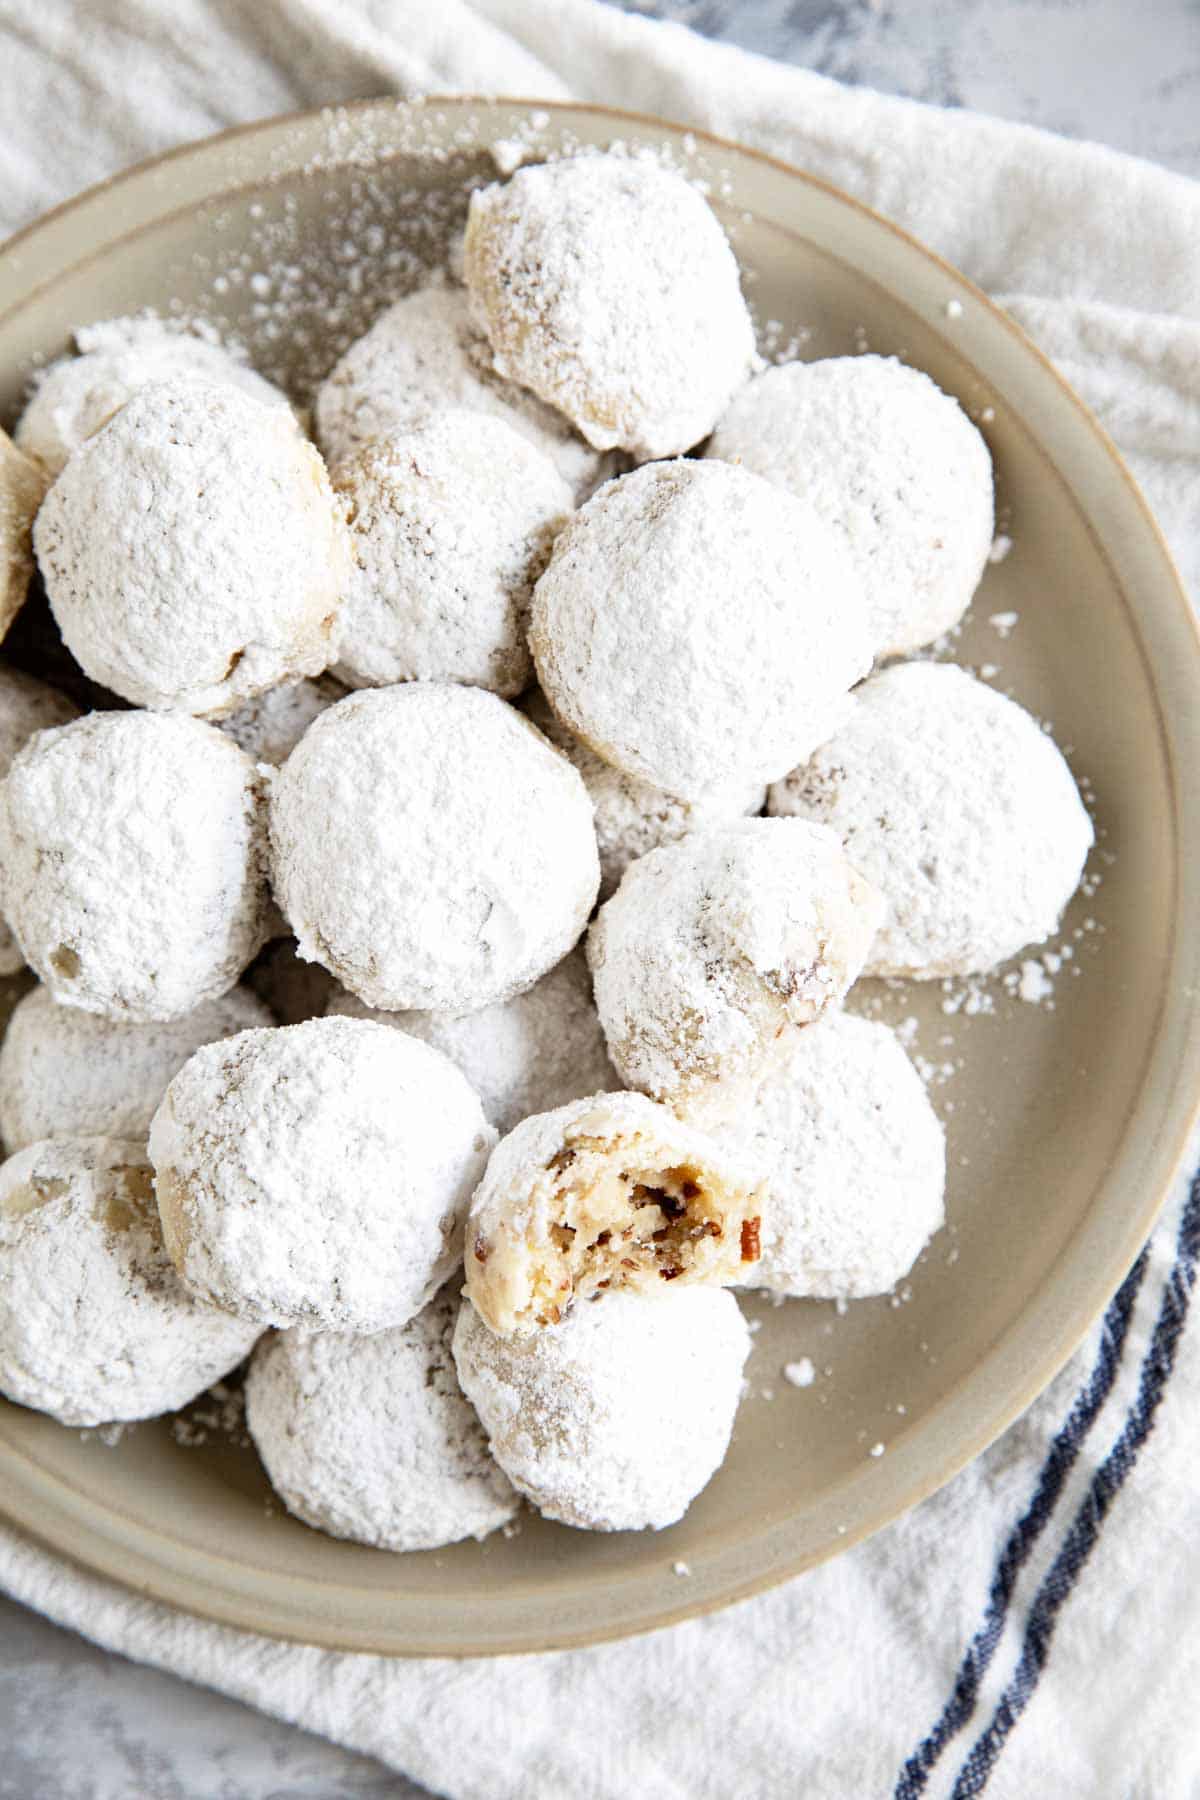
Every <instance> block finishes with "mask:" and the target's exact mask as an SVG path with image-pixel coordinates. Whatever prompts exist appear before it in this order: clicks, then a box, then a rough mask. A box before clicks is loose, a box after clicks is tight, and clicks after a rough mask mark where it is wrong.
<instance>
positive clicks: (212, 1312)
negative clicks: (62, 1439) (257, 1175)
mask: <svg viewBox="0 0 1200 1800" xmlns="http://www.w3.org/2000/svg"><path fill="white" fill-rule="evenodd" d="M257 1336H258V1332H257V1329H256V1328H255V1327H254V1326H252V1325H247V1324H246V1323H245V1322H244V1321H243V1320H240V1319H235V1318H232V1317H231V1316H230V1315H229V1314H228V1313H225V1312H220V1311H218V1310H217V1309H216V1308H215V1307H212V1306H204V1305H200V1304H198V1303H197V1302H196V1301H195V1300H193V1299H192V1297H191V1295H190V1294H188V1292H187V1291H186V1289H185V1288H184V1287H183V1285H182V1283H181V1282H180V1281H179V1280H178V1278H177V1277H176V1274H175V1271H174V1269H173V1268H172V1267H171V1263H170V1259H169V1258H168V1256H167V1253H166V1251H165V1249H164V1248H163V1241H162V1233H161V1231H160V1229H159V1223H158V1214H157V1212H156V1211H155V1206H154V1195H153V1191H152V1189H151V1185H150V1170H149V1167H148V1166H147V1163H146V1156H145V1151H144V1149H143V1147H142V1145H141V1144H140V1143H134V1142H130V1141H128V1140H122V1139H118V1138H58V1139H56V1140H55V1141H54V1142H53V1143H41V1144H31V1145H30V1146H29V1147H28V1148H27V1149H24V1150H21V1151H19V1152H18V1153H17V1155H15V1156H10V1157H9V1159H8V1161H7V1162H6V1163H5V1164H4V1165H3V1167H0V1390H2V1391H3V1392H4V1393H5V1394H7V1395H8V1397H9V1399H11V1400H16V1401H18V1402H19V1403H20V1404H21V1405H22V1406H33V1407H36V1408H37V1409H38V1411H39V1412H45V1413H49V1414H50V1415H51V1416H52V1417H53V1418H56V1419H59V1420H61V1422H62V1423H63V1424H64V1425H102V1424H105V1423H107V1422H108V1421H110V1420H116V1419H150V1418H155V1417H156V1416H157V1415H158V1414H160V1413H165V1412H172V1411H173V1410H174V1409H175V1408H176V1407H179V1406H185V1405H186V1404H187V1403H188V1401H189V1400H194V1399H195V1398H196V1396H197V1394H202V1393H203V1392H204V1390H205V1388H207V1387H211V1385H212V1383H213V1382H214V1381H218V1380H220V1378H221V1377H222V1376H224V1375H228V1374H229V1372H230V1370H231V1369H233V1368H236V1366H237V1364H238V1363H240V1362H241V1360H242V1358H243V1357H244V1356H246V1355H247V1354H248V1352H249V1351H250V1349H251V1347H252V1345H253V1343H254V1341H255V1339H256V1337H257Z"/></svg>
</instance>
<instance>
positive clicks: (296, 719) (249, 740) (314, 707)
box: [221, 675, 347, 768]
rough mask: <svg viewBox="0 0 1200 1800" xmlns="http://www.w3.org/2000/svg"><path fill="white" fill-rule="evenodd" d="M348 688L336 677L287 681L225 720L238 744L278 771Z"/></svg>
mask: <svg viewBox="0 0 1200 1800" xmlns="http://www.w3.org/2000/svg"><path fill="white" fill-rule="evenodd" d="M346 693H347V689H346V688H345V687H343V685H342V683H341V682H340V681H335V680H334V678H333V676H332V675H320V676H318V677H317V679H316V680H315V681H312V680H307V679H306V680H303V681H286V682H281V683H280V685H279V686H278V687H273V688H268V689H267V691H266V692H265V693H264V694H256V695H255V697H254V699H253V700H247V701H246V702H245V704H244V705H242V706H239V707H238V709H237V711H236V712H232V713H228V714H227V715H226V717H225V718H223V719H222V720H221V730H222V731H227V732H228V733H229V735H230V737H231V738H232V739H233V741H234V743H235V744H240V745H241V747H242V749H243V750H244V751H245V752H246V755H247V756H249V757H251V758H253V760H254V761H255V762H256V763H271V764H272V765H273V767H275V768H278V767H279V764H280V763H284V762H286V761H287V759H288V757H289V756H290V755H291V754H292V751H293V750H294V749H295V748H296V745H297V744H298V743H299V742H300V739H301V738H302V737H303V736H304V734H305V732H306V731H307V730H308V728H309V726H310V725H311V724H312V722H313V720H314V719H315V718H318V717H319V716H320V714H321V713H323V712H324V711H325V710H326V709H327V708H328V707H330V706H336V705H337V703H338V701H339V700H344V699H345V697H346Z"/></svg>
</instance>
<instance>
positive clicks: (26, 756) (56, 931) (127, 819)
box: [0, 712, 268, 1022]
mask: <svg viewBox="0 0 1200 1800" xmlns="http://www.w3.org/2000/svg"><path fill="white" fill-rule="evenodd" d="M262 811H263V809H262V802H261V795H260V792H259V786H258V779H257V777H256V774H255V769H254V765H253V763H252V762H251V761H250V759H249V757H248V756H246V754H245V753H244V752H243V751H241V750H239V749H238V747H237V745H236V744H235V743H233V742H232V741H231V740H230V739H229V738H227V737H226V736H224V734H223V733H222V732H220V731H217V730H215V729H214V727H213V726H211V725H204V724H202V723H201V722H200V721H199V720H198V719H188V718H183V717H180V716H169V715H166V714H161V713H146V712H111V713H89V714H88V716H87V717H86V718H83V719H76V720H75V721H74V723H73V724H70V725H64V726H62V727H60V728H59V729H58V730H55V731H44V732H41V733H39V734H38V736H37V737H35V738H33V739H32V740H31V741H30V742H29V743H28V744H27V745H26V746H25V748H24V750H22V751H21V753H20V755H19V756H18V757H17V759H16V761H15V762H14V763H13V765H12V768H11V769H10V770H9V772H8V776H7V779H6V780H5V781H4V782H3V784H0V869H2V870H3V876H2V878H0V888H2V892H3V906H4V911H5V913H6V915H7V918H8V920H9V923H10V925H11V926H12V929H13V932H14V933H15V935H16V938H17V941H18V942H19V943H20V945H21V948H22V949H23V951H24V952H25V956H26V959H27V960H28V962H29V963H30V964H31V966H32V967H33V968H34V969H35V970H36V972H37V974H38V976H39V977H40V978H41V980H42V981H44V982H45V984H46V986H47V987H48V988H49V989H50V992H51V993H52V995H53V996H54V998H55V1000H56V1001H58V1003H59V1004H60V1005H63V1006H78V1007H82V1009H83V1010H84V1011H85V1012H94V1013H103V1014H105V1015H106V1016H107V1017H109V1018H113V1019H122V1020H126V1021H131V1022H136V1021H148V1020H156V1019H177V1018H180V1017H182V1015H183V1014H185V1013H189V1012H191V1011H192V1010H193V1009H194V1008H195V1007H197V1006H199V1005H201V1004H202V1002H204V1001H205V1000H211V999H215V998H216V996H217V995H218V994H223V993H225V992H226V991H227V990H228V989H229V988H231V987H232V986H233V984H234V982H235V981H236V980H237V978H238V976H239V975H240V974H241V972H242V970H243V969H244V968H245V967H246V964H247V963H248V962H249V961H250V959H251V957H252V956H253V955H254V953H255V951H256V950H257V949H258V948H259V946H260V945H261V944H262V943H263V942H264V939H265V936H266V921H267V905H268V893H267V884H266V878H265V862H266V854H265V852H266V843H265V837H266V833H265V825H264V820H263V816H262Z"/></svg>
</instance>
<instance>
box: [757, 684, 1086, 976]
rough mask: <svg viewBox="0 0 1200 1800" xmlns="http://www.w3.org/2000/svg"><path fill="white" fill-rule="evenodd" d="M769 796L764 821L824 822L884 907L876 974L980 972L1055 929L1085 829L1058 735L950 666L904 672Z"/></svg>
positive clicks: (1080, 859)
mask: <svg viewBox="0 0 1200 1800" xmlns="http://www.w3.org/2000/svg"><path fill="white" fill-rule="evenodd" d="M851 699H852V707H851V713H850V718H849V721H848V722H847V724H845V725H844V726H843V727H842V729H841V730H840V731H838V732H837V733H836V734H835V735H834V736H833V737H832V738H831V739H830V740H829V742H828V743H827V744H823V745H822V746H821V748H820V749H819V750H818V751H817V752H816V754H815V755H814V756H813V757H812V759H811V761H809V762H808V763H806V764H805V765H804V766H803V767H802V768H799V769H795V770H794V771H793V772H792V774H791V775H789V776H788V777H787V779H786V780H785V781H781V782H779V783H777V784H776V786H775V787H773V788H772V789H771V793H770V796H769V799H768V805H769V807H770V810H771V811H772V812H773V813H777V814H795V815H797V816H799V817H802V818H807V819H813V820H817V821H819V822H820V823H822V824H825V825H828V826H830V827H832V829H833V830H834V831H836V832H837V833H838V835H839V836H840V837H841V839H842V840H843V842H844V844H845V846H846V854H847V856H848V857H849V858H850V860H851V862H852V863H853V864H854V865H855V867H856V868H858V869H861V871H862V873H863V874H864V875H865V876H866V877H867V879H868V880H869V881H871V882H872V883H873V884H874V886H875V887H877V888H878V889H879V892H880V893H881V894H882V895H883V898H884V901H885V909H886V910H885V913H884V917H883V922H882V924H881V925H880V928H879V932H878V935H877V936H876V938H875V942H874V945H873V947H872V950H871V954H870V956H869V958H868V959H867V967H866V972H867V974H869V975H912V976H916V977H917V978H919V979H929V978H932V977H934V976H942V975H968V974H973V973H983V972H985V971H986V970H988V969H992V968H995V967H996V965H997V964H998V963H1002V962H1004V961H1006V959H1007V958H1008V957H1010V956H1013V955H1015V953H1016V952H1017V951H1018V950H1020V949H1021V948H1022V947H1023V946H1024V945H1025V944H1036V943H1040V942H1041V941H1042V940H1043V939H1044V938H1047V937H1049V936H1050V935H1051V933H1052V932H1053V931H1054V930H1055V928H1056V927H1057V925H1058V921H1059V918H1060V916H1061V914H1062V911H1063V908H1064V907H1065V906H1066V904H1067V901H1068V900H1069V899H1070V898H1071V895H1072V894H1073V893H1074V891H1075V889H1076V887H1077V886H1078V884H1079V877H1080V875H1081V874H1082V872H1083V865H1084V863H1085V861H1086V859H1087V854H1088V850H1089V849H1090V847H1091V844H1092V839H1093V835H1094V834H1093V830H1092V822H1091V820H1090V818H1089V817H1088V815H1087V812H1086V811H1085V809H1084V805H1083V802H1082V801H1081V799H1080V798H1079V792H1078V789H1077V788H1076V786H1075V782H1074V780H1073V778H1072V775H1071V771H1070V770H1069V769H1068V767H1067V765H1066V763H1065V762H1064V760H1063V758H1062V755H1061V754H1060V752H1059V751H1058V749H1057V748H1056V746H1055V744H1054V742H1053V740H1052V739H1051V738H1050V737H1049V736H1048V735H1047V734H1046V732H1044V731H1043V730H1042V729H1041V727H1040V726H1039V725H1038V723H1037V721H1036V720H1035V719H1032V718H1031V717H1030V716H1029V714H1028V713H1027V712H1025V711H1024V709H1023V708H1022V707H1020V706H1018V705H1017V704H1016V702H1015V701H1013V700H1008V699H1006V698H1005V697H1004V695H1003V694H998V693H996V692H995V691H994V690H993V689H992V688H990V687H988V686H986V684H985V683H983V682H981V681H976V680H974V679H973V677H972V676H970V675H967V674H966V673H965V672H964V671H963V670H962V669H956V668H953V667H951V666H950V665H948V664H945V663H902V664H900V665H899V666H898V667H896V668H891V669H885V670H884V671H883V672H882V673H881V674H878V675H874V676H872V678H871V680H870V681H867V682H864V683H863V685H862V687H861V688H859V689H858V690H857V692H856V693H855V694H853V695H852V696H851Z"/></svg>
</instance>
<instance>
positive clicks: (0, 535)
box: [0, 431, 49, 638]
mask: <svg viewBox="0 0 1200 1800" xmlns="http://www.w3.org/2000/svg"><path fill="white" fill-rule="evenodd" d="M48 485H49V483H48V481H47V477H46V472H45V470H44V469H43V468H41V467H40V466H39V464H37V463H35V462H32V461H31V460H30V458H29V457H28V456H25V455H23V454H22V453H21V451H20V450H18V449H17V447H16V445H15V444H14V443H13V441H12V439H11V438H10V437H9V436H8V434H7V432H4V431H0V638H3V637H4V636H6V635H7V632H8V628H9V626H10V625H11V624H12V622H13V620H14V619H15V618H16V616H17V614H18V613H19V612H20V610H21V607H22V605H23V604H24V601H25V596H26V594H27V593H28V592H29V583H30V580H31V578H32V576H33V521H34V515H35V514H36V512H37V509H38V507H39V506H40V505H41V504H42V501H43V499H44V498H45V494H46V488H47V486H48Z"/></svg>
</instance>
